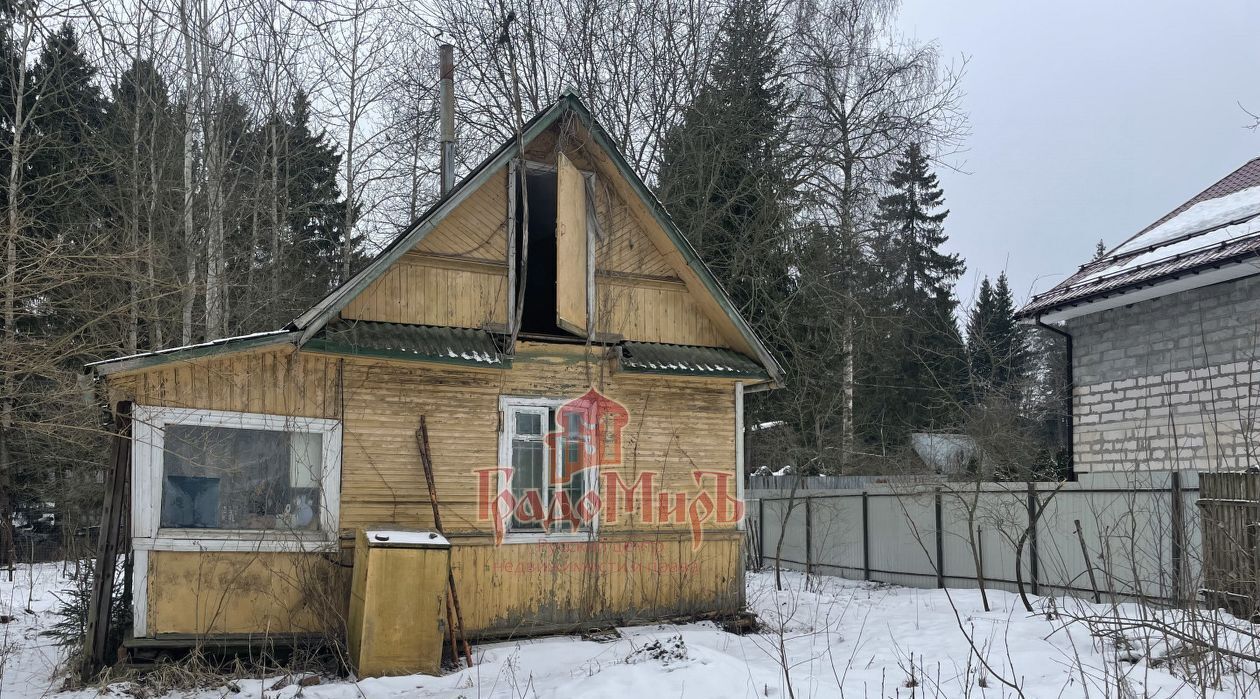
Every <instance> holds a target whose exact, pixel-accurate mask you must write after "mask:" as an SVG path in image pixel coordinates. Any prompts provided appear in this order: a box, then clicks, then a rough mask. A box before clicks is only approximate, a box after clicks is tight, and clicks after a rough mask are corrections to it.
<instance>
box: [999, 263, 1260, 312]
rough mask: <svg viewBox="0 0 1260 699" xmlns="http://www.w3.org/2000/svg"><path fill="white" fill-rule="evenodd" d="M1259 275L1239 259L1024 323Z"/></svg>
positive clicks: (1257, 265)
mask: <svg viewBox="0 0 1260 699" xmlns="http://www.w3.org/2000/svg"><path fill="white" fill-rule="evenodd" d="M1255 274H1260V259H1256V258H1252V259H1248V260H1238V261H1234V262H1231V263H1226V264H1221V265H1218V266H1214V267H1209V268H1206V269H1202V270H1198V271H1196V270H1187V271H1186V272H1185V273H1183V274H1179V275H1177V276H1174V277H1164V278H1162V279H1160V280H1159V281H1156V282H1154V283H1151V284H1147V285H1137V286H1130V287H1122V288H1120V289H1116V290H1114V291H1110V292H1104V293H1102V294H1100V295H1097V296H1091V297H1085V298H1082V299H1080V300H1079V301H1074V302H1072V303H1068V304H1065V305H1063V306H1057V307H1053V308H1050V309H1045V310H1043V311H1040V312H1037V313H1033V314H1027V315H1025V316H1024V319H1025V320H1028V321H1030V322H1035V321H1040V322H1042V323H1059V322H1062V321H1065V320H1071V319H1073V318H1080V317H1081V316H1086V315H1090V314H1092V313H1100V312H1102V311H1107V310H1110V309H1113V308H1120V307H1121V306H1128V305H1130V304H1134V303H1138V302H1139V301H1149V300H1150V299H1155V298H1159V297H1161V296H1168V295H1170V294H1176V293H1180V292H1182V291H1190V290H1191V289H1198V288H1202V287H1205V286H1211V285H1213V284H1219V283H1221V282H1227V281H1232V280H1234V279H1242V278H1244V277H1250V276H1252V275H1255Z"/></svg>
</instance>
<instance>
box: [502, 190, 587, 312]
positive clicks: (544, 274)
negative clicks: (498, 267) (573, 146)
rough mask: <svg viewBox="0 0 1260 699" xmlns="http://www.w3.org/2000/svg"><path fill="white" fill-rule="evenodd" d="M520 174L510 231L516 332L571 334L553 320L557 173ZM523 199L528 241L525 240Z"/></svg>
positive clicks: (554, 305) (554, 304) (554, 303)
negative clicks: (518, 308)
mask: <svg viewBox="0 0 1260 699" xmlns="http://www.w3.org/2000/svg"><path fill="white" fill-rule="evenodd" d="M521 174H524V175H525V176H524V177H523V178H522V177H520V176H518V177H517V178H516V188H517V189H516V230H515V231H513V234H514V235H515V236H516V260H515V264H516V293H517V299H518V302H522V308H521V326H520V331H521V332H522V333H525V334H529V335H553V336H560V337H575V336H574V335H573V333H570V332H566V331H565V330H564V329H563V328H561V327H560V326H559V325H558V324H557V323H556V193H557V176H556V173H555V172H554V171H547V170H535V169H529V168H525V169H522V171H521ZM522 181H523V182H524V185H523V186H522V184H521V183H522ZM522 190H523V191H522ZM527 198H528V201H529V240H528V243H527V242H526V240H525V205H526V199H527ZM527 246H528V249H527Z"/></svg>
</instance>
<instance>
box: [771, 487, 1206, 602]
mask: <svg viewBox="0 0 1260 699" xmlns="http://www.w3.org/2000/svg"><path fill="white" fill-rule="evenodd" d="M1197 493H1198V478H1197V474H1195V473H1193V472H1164V473H1154V474H1141V475H1137V474H1129V475H1126V474H1117V475H1114V476H1107V477H1101V478H1094V479H1091V480H1090V481H1087V482H1079V483H979V484H977V483H937V484H909V485H874V486H868V487H866V488H862V489H846V490H833V491H828V492H820V491H818V490H807V491H802V490H800V489H798V490H797V492H795V493H792V492H790V491H783V490H772V491H767V490H749V491H748V494H747V497H748V500H749V502H748V509H749V519H750V521H749V529H750V531H751V532H752V534H753V540H754V546H755V551H754V552H753V554H752V555H753V557H754V559H758V558H759V559H760V560H761V562H762V563H764V564H770V565H773V563H774V561H775V559H776V558H777V559H778V560H779V561H780V562H781V563H782V565H783V566H784V567H785V568H789V569H796V570H804V571H808V572H811V573H819V574H825V575H837V576H841V577H846V578H853V579H859V580H872V581H880V582H887V583H895V584H899V585H908V586H913V587H946V586H948V587H976V586H977V585H978V576H977V571H979V573H980V576H982V577H983V579H984V581H985V583H986V586H987V587H989V588H991V589H1005V590H1010V591H1014V590H1015V589H1016V587H1017V582H1018V580H1020V579H1021V578H1022V580H1023V581H1024V583H1025V584H1026V586H1027V589H1028V590H1029V591H1030V592H1033V593H1043V594H1044V593H1053V592H1073V593H1081V594H1087V595H1096V596H1100V597H1103V596H1108V595H1111V596H1116V597H1125V598H1129V597H1145V598H1153V599H1162V600H1178V599H1186V598H1188V597H1193V596H1194V595H1195V593H1196V592H1197V589H1198V581H1199V575H1200V565H1199V560H1200V556H1199V519H1198V512H1197V509H1196V507H1195V499H1196V498H1197ZM1030 521H1033V522H1035V526H1034V527H1031V528H1030V527H1029V526H1028V523H1029V522H1030ZM1021 539H1023V542H1022V555H1021V556H1019V564H1018V569H1017V566H1016V552H1017V550H1018V549H1019V548H1020V544H1021Z"/></svg>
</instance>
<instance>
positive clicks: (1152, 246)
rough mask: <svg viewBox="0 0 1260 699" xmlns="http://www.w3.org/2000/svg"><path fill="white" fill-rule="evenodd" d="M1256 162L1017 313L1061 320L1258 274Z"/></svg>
mask: <svg viewBox="0 0 1260 699" xmlns="http://www.w3.org/2000/svg"><path fill="white" fill-rule="evenodd" d="M1257 256H1260V158H1254V159H1252V160H1250V161H1248V162H1247V163H1245V164H1244V165H1243V166H1242V167H1240V168H1238V169H1237V170H1235V171H1233V172H1231V173H1230V174H1228V175H1226V176H1225V177H1224V178H1222V179H1221V180H1219V181H1218V182H1216V183H1215V184H1213V185H1212V186H1210V187H1208V188H1207V189H1205V190H1203V191H1202V192H1200V193H1198V194H1197V195H1195V196H1194V197H1192V198H1191V199H1189V200H1188V201H1186V202H1185V203H1184V204H1182V205H1181V206H1178V207H1177V208H1175V209H1173V210H1172V211H1170V212H1168V214H1166V215H1164V216H1163V217H1161V218H1160V219H1159V220H1157V221H1155V222H1154V223H1152V224H1151V225H1149V226H1147V227H1146V228H1143V229H1142V230H1141V231H1139V232H1138V233H1137V234H1136V235H1134V236H1132V237H1130V238H1129V239H1128V240H1126V241H1124V242H1123V243H1121V244H1120V245H1118V246H1116V247H1115V248H1114V249H1112V250H1111V251H1110V252H1108V253H1107V254H1106V255H1105V256H1104V257H1103V258H1102V259H1100V260H1096V261H1091V262H1089V263H1086V264H1085V265H1082V266H1081V268H1080V269H1079V270H1078V271H1077V272H1076V274H1073V275H1072V276H1071V277H1068V278H1067V279H1065V280H1064V281H1062V282H1060V283H1059V284H1058V285H1057V286H1055V287H1054V288H1052V289H1050V290H1049V291H1046V292H1044V293H1041V294H1038V295H1037V296H1035V297H1033V299H1032V300H1031V301H1029V302H1028V304H1027V305H1025V306H1024V307H1023V308H1022V309H1020V312H1019V315H1020V316H1021V317H1024V318H1034V317H1036V318H1041V319H1042V320H1047V321H1052V322H1053V321H1058V320H1066V319H1068V318H1075V317H1078V316H1082V315H1086V314H1089V313H1095V312H1098V311H1102V310H1106V309H1108V308H1115V307H1118V306H1122V305H1127V304H1130V303H1134V302H1136V301H1142V300H1145V299H1150V298H1156V297H1159V296H1165V295H1168V294H1172V293H1177V292H1180V291H1186V290H1188V289H1194V288H1198V287H1201V286H1207V285H1208V284H1214V283H1216V282H1220V281H1226V280H1228V279H1237V278H1240V277H1244V276H1250V275H1252V274H1256V273H1257V272H1260V270H1257V268H1256V267H1255V266H1253V264H1251V263H1250V262H1251V261H1253V258H1255V257H1257Z"/></svg>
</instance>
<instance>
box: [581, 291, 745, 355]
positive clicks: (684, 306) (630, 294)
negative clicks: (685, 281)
mask: <svg viewBox="0 0 1260 699" xmlns="http://www.w3.org/2000/svg"><path fill="white" fill-rule="evenodd" d="M595 331H596V332H597V333H607V334H612V335H620V336H622V337H624V338H625V339H627V340H634V341H637V342H667V343H670V344H675V345H702V346H706V347H725V346H726V344H727V343H726V340H725V338H723V337H722V334H721V333H720V332H718V330H717V328H716V327H715V326H714V325H713V321H711V320H709V317H708V316H707V315H705V313H704V312H703V311H702V310H701V309H700V307H699V306H698V305H697V304H696V303H695V301H694V299H693V298H692V296H691V293H690V292H689V291H688V290H687V287H685V286H683V285H682V284H681V283H672V284H671V283H650V282H644V281H638V282H635V281H625V280H621V279H606V278H601V279H598V280H597V282H596V284H595Z"/></svg>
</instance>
